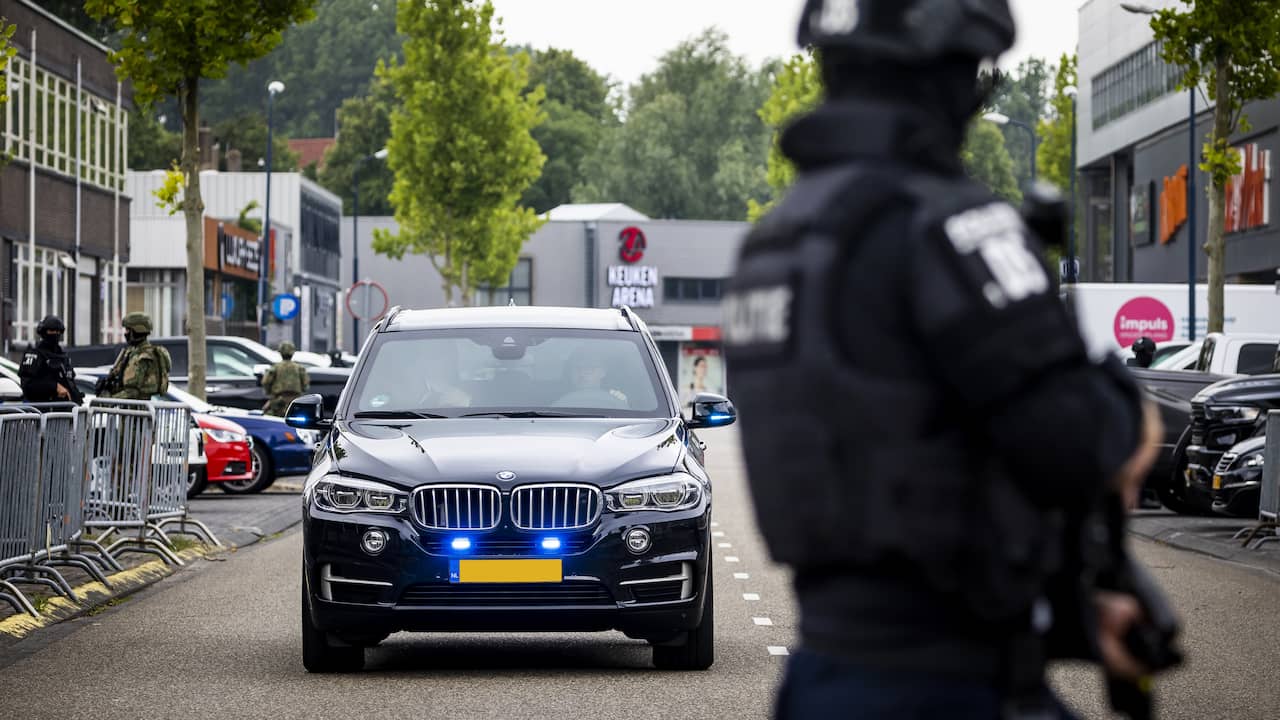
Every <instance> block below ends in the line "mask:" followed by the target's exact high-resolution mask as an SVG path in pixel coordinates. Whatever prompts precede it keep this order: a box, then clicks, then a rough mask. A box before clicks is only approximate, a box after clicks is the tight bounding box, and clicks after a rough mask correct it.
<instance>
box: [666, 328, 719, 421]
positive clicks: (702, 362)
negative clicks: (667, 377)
mask: <svg viewBox="0 0 1280 720" xmlns="http://www.w3.org/2000/svg"><path fill="white" fill-rule="evenodd" d="M677 375H678V376H679V378H678V380H677V386H678V389H679V390H680V404H681V405H684V406H688V404H689V403H690V402H693V398H694V397H696V396H697V395H698V393H703V392H709V393H716V394H717V395H723V394H724V362H723V360H722V358H721V356H720V348H716V347H700V346H698V345H696V344H692V343H681V345H680V367H679V369H678V372H677Z"/></svg>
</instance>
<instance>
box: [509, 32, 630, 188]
mask: <svg viewBox="0 0 1280 720" xmlns="http://www.w3.org/2000/svg"><path fill="white" fill-rule="evenodd" d="M529 54H530V57H531V58H532V60H531V62H530V64H529V82H528V84H527V85H526V86H525V92H526V93H528V92H532V91H534V90H536V89H537V88H539V87H541V88H542V89H543V90H544V92H545V93H546V100H545V102H544V103H543V105H542V108H543V110H544V111H545V112H546V114H547V121H546V122H544V123H542V124H541V125H539V126H538V127H536V128H534V130H533V139H534V140H536V141H537V142H538V146H539V147H541V148H542V152H543V154H544V155H546V156H547V162H546V164H544V165H543V166H542V174H541V175H540V176H539V177H538V180H537V181H536V182H535V183H534V184H533V185H531V186H529V189H528V190H527V191H525V194H524V197H523V198H521V204H522V205H524V206H525V207H531V208H533V209H534V210H535V211H536V212H540V213H541V212H546V211H547V210H550V209H551V208H553V207H556V206H557V205H561V204H563V203H567V202H570V200H571V193H572V190H573V186H574V185H575V184H576V183H577V182H578V181H579V179H580V177H581V167H582V161H583V159H584V158H585V157H586V156H587V154H588V153H590V152H592V151H594V150H595V149H596V147H597V146H598V145H599V144H600V140H601V138H602V137H603V136H604V132H605V130H606V128H608V127H612V126H615V125H616V124H617V116H616V115H615V113H614V111H613V108H612V107H611V106H610V104H609V91H610V85H609V82H608V81H607V80H606V79H605V78H604V76H602V75H600V74H599V73H597V72H596V71H595V70H594V69H592V67H591V66H590V65H588V64H587V63H585V62H583V61H582V60H580V59H578V58H577V57H576V56H575V55H574V54H573V53H572V52H571V51H568V50H560V49H557V48H549V49H547V50H542V51H529Z"/></svg>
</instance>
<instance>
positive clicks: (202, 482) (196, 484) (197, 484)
mask: <svg viewBox="0 0 1280 720" xmlns="http://www.w3.org/2000/svg"><path fill="white" fill-rule="evenodd" d="M205 467H206V466H204V465H192V466H190V467H188V468H187V499H188V500H190V499H191V498H193V497H196V496H197V495H199V494H200V493H202V492H204V490H205V488H207V487H209V477H208V475H206V474H205V473H203V472H201V471H202V470H204V468H205Z"/></svg>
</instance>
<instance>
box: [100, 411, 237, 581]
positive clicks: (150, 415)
mask: <svg viewBox="0 0 1280 720" xmlns="http://www.w3.org/2000/svg"><path fill="white" fill-rule="evenodd" d="M191 426H192V420H191V411H190V410H189V409H187V407H186V406H185V405H182V404H180V403H164V402H144V401H141V400H105V399H99V398H95V399H94V400H93V401H92V402H91V403H90V405H89V421H88V446H87V450H86V465H87V469H88V482H89V490H88V493H87V495H86V506H85V511H86V520H85V527H91V528H99V529H101V530H102V531H103V534H102V536H101V537H100V538H99V540H100V541H105V540H106V539H107V538H109V537H110V536H111V535H112V534H114V533H118V534H119V535H120V537H119V538H117V539H116V540H115V541H114V542H112V543H111V544H110V545H108V546H107V552H108V553H110V554H112V555H118V554H121V553H125V552H143V553H150V554H153V555H159V556H160V557H161V558H162V559H164V560H165V562H168V563H170V564H173V565H182V564H183V562H182V560H181V558H179V557H178V555H177V553H175V552H174V551H173V549H172V545H173V543H172V541H171V539H170V538H169V536H168V534H167V533H166V532H165V528H166V526H168V525H170V524H171V523H178V525H179V527H178V530H177V532H178V533H181V534H187V535H198V536H200V537H202V538H203V539H204V540H205V541H206V542H208V543H209V544H211V545H217V546H221V545H222V543H221V542H219V541H218V539H217V537H215V536H214V534H213V531H212V530H210V529H209V528H208V527H207V526H205V524H204V523H202V522H200V521H199V520H195V519H193V518H191V517H190V516H189V515H188V514H187V474H188V472H189V462H188V461H189V459H190V458H189V457H188V452H189V449H190V448H189V445H190V439H191V433H190V428H191ZM188 526H191V529H188ZM169 532H174V530H173V529H172V528H170V529H169Z"/></svg>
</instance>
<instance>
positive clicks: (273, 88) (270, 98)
mask: <svg viewBox="0 0 1280 720" xmlns="http://www.w3.org/2000/svg"><path fill="white" fill-rule="evenodd" d="M282 92H284V83H282V82H280V81H279V80H272V81H271V83H270V84H268V85H267V202H266V206H265V207H264V208H263V209H262V215H263V217H262V246H261V247H260V248H259V252H258V340H259V342H261V343H262V344H263V345H266V344H267V268H269V267H270V266H271V262H270V257H269V254H270V251H271V249H272V248H271V120H272V110H273V109H274V106H275V98H276V95H278V94H280V93H282Z"/></svg>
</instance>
